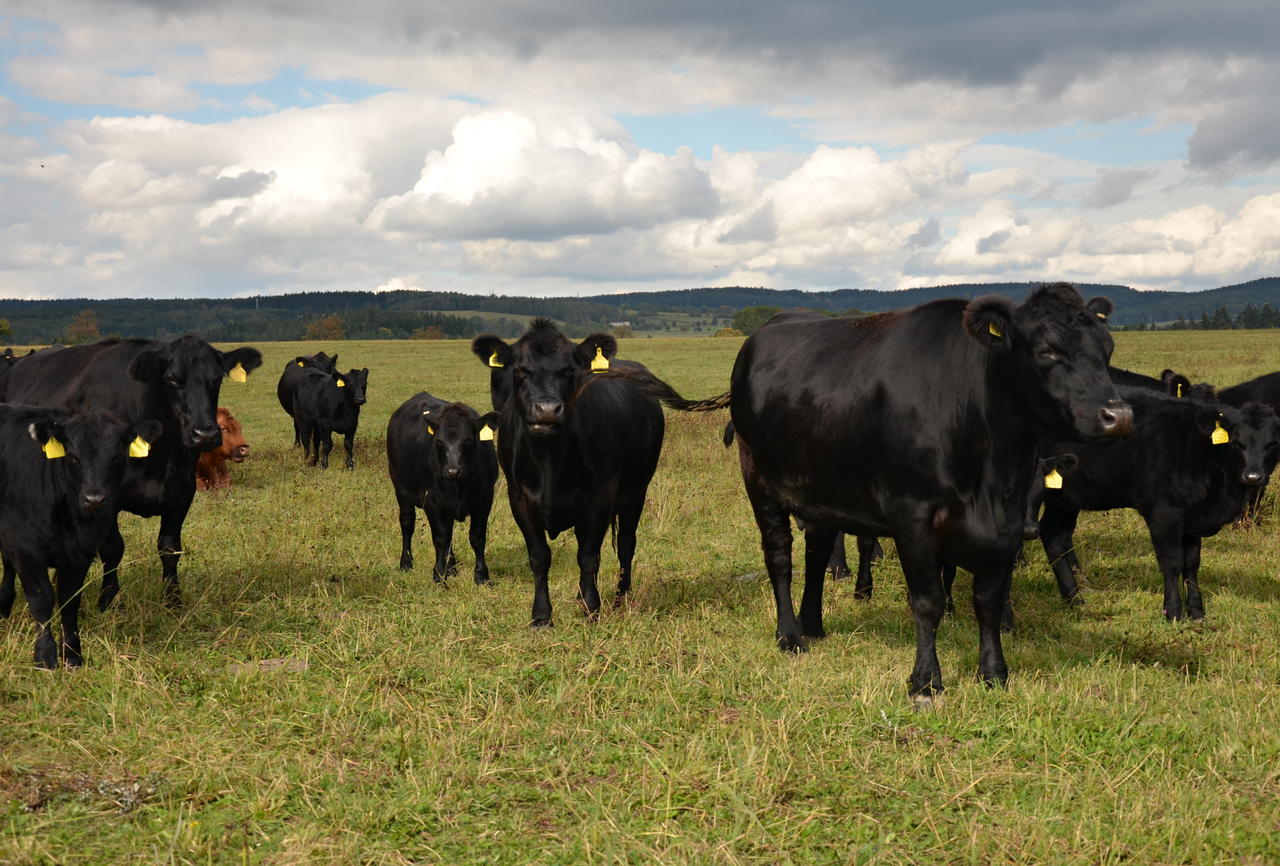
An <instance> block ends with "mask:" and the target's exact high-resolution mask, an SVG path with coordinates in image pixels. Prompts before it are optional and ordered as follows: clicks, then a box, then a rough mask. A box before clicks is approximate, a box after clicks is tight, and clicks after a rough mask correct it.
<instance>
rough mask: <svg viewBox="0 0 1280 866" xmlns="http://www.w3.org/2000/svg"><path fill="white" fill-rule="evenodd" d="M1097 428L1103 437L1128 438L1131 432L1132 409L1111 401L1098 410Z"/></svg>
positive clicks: (1125, 404) (1116, 401) (1124, 404)
mask: <svg viewBox="0 0 1280 866" xmlns="http://www.w3.org/2000/svg"><path fill="white" fill-rule="evenodd" d="M1098 426H1099V427H1100V428H1101V429H1102V435H1103V436H1128V435H1129V433H1130V432H1131V431H1132V430H1133V409H1132V408H1131V407H1130V406H1129V404H1128V403H1121V402H1120V401H1119V400H1113V401H1111V402H1109V403H1107V405H1106V406H1103V407H1102V408H1101V409H1099V410H1098Z"/></svg>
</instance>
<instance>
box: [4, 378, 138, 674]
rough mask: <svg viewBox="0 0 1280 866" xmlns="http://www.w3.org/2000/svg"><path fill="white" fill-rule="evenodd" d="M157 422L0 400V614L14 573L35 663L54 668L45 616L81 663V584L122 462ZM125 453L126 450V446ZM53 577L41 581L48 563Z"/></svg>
mask: <svg viewBox="0 0 1280 866" xmlns="http://www.w3.org/2000/svg"><path fill="white" fill-rule="evenodd" d="M160 431H161V426H160V423H159V422H158V421H140V422H137V423H134V424H126V423H124V422H123V421H120V420H118V419H116V418H114V417H112V416H109V415H104V414H101V413H97V412H84V413H72V412H68V411H66V410H64V409H48V408H41V407H36V406H24V405H21V404H17V403H6V404H0V490H3V491H4V495H3V496H0V551H3V555H4V576H3V578H2V579H0V615H3V616H6V617H7V616H8V615H9V612H10V611H11V610H12V608H13V600H14V574H15V572H16V574H17V575H18V576H19V577H21V578H22V591H23V594H24V595H26V597H27V606H28V607H29V608H30V609H31V615H32V616H33V617H35V621H36V645H35V662H36V664H37V665H39V666H40V667H43V668H56V667H57V666H58V655H59V653H58V645H57V643H56V642H55V641H54V639H53V632H52V620H53V610H54V606H55V583H56V603H57V607H58V609H59V610H60V611H61V614H62V655H63V657H64V658H65V660H66V663H67V664H68V665H73V666H75V665H80V664H83V657H82V656H81V652H80V630H79V614H80V590H81V588H82V587H83V586H84V576H85V572H87V571H88V570H89V565H90V564H91V563H92V562H93V558H94V556H95V555H96V554H97V552H98V549H99V547H100V546H101V545H102V543H103V541H104V540H105V539H106V537H107V535H108V534H109V533H111V532H112V531H114V529H115V521H116V509H117V507H118V505H117V501H116V497H117V495H118V493H119V490H120V485H121V482H122V481H123V480H124V475H125V465H126V462H128V463H136V462H139V460H137V459H130V456H140V455H142V454H144V453H145V452H146V451H147V450H148V448H149V447H150V443H151V442H154V441H155V440H156V439H157V438H158V437H159V436H160ZM131 449H132V450H131ZM50 568H53V569H56V571H57V575H56V582H55V583H50V582H49V569H50Z"/></svg>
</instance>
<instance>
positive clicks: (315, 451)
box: [302, 424, 320, 466]
mask: <svg viewBox="0 0 1280 866" xmlns="http://www.w3.org/2000/svg"><path fill="white" fill-rule="evenodd" d="M302 444H303V451H302V456H303V459H304V460H305V462H306V464H307V465H308V466H315V465H316V464H317V463H318V462H319V461H320V428H318V427H313V426H311V425H310V424H303V426H302Z"/></svg>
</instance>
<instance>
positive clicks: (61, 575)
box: [57, 562, 89, 667]
mask: <svg viewBox="0 0 1280 866" xmlns="http://www.w3.org/2000/svg"><path fill="white" fill-rule="evenodd" d="M88 570H89V563H87V562H86V563H84V565H83V566H81V565H79V564H77V565H76V566H75V567H73V568H68V569H59V570H58V573H57V581H58V586H57V593H58V607H59V609H60V610H61V611H62V657H63V658H64V659H65V660H66V663H67V664H68V665H70V666H71V667H79V666H80V665H82V664H84V656H83V655H81V653H80V594H81V592H82V591H83V590H84V575H85V572H86V571H88Z"/></svg>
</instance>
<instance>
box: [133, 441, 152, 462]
mask: <svg viewBox="0 0 1280 866" xmlns="http://www.w3.org/2000/svg"><path fill="white" fill-rule="evenodd" d="M150 453H151V443H150V442H148V441H147V440H145V439H143V438H142V437H141V436H135V437H133V441H132V442H130V443H129V456H130V457H146V456H147V455H148V454H150Z"/></svg>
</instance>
